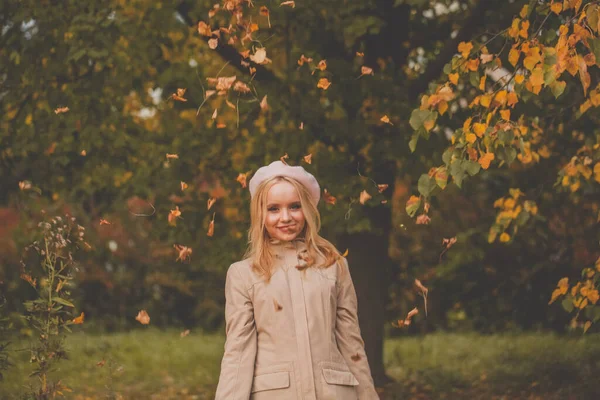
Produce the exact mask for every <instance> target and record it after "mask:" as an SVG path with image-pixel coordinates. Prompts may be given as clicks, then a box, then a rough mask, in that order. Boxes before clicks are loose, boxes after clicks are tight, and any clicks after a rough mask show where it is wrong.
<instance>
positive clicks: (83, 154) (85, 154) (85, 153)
mask: <svg viewBox="0 0 600 400" xmlns="http://www.w3.org/2000/svg"><path fill="white" fill-rule="evenodd" d="M79 154H81V155H82V156H83V157H85V156H87V152H86V151H85V150H81V153H79Z"/></svg>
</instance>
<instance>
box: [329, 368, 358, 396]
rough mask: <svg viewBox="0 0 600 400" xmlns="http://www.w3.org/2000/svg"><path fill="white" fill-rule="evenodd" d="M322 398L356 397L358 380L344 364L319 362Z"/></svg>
mask: <svg viewBox="0 0 600 400" xmlns="http://www.w3.org/2000/svg"><path fill="white" fill-rule="evenodd" d="M320 368H321V371H322V372H321V373H322V389H323V399H325V400H336V399H344V400H355V399H358V395H357V390H356V386H358V380H357V379H356V377H355V376H354V375H353V374H352V372H350V370H349V369H348V367H347V366H346V365H344V364H338V363H332V362H325V361H324V362H321V363H320Z"/></svg>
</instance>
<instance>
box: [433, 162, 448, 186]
mask: <svg viewBox="0 0 600 400" xmlns="http://www.w3.org/2000/svg"><path fill="white" fill-rule="evenodd" d="M435 183H436V184H437V185H438V186H439V187H440V188H441V189H444V188H445V187H446V185H447V184H448V170H447V169H446V167H440V168H438V170H437V171H436V173H435Z"/></svg>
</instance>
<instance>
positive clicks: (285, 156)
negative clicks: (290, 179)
mask: <svg viewBox="0 0 600 400" xmlns="http://www.w3.org/2000/svg"><path fill="white" fill-rule="evenodd" d="M288 158H290V156H288V153H285V154H284V155H282V156H281V157H279V160H281V162H282V163H284V164H285V165H288V163H286V162H285V160H287V159H288Z"/></svg>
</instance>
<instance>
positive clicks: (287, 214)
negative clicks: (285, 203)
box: [281, 208, 291, 221]
mask: <svg viewBox="0 0 600 400" xmlns="http://www.w3.org/2000/svg"><path fill="white" fill-rule="evenodd" d="M281 219H282V220H284V221H289V220H290V219H291V218H290V212H289V211H288V210H287V209H286V208H284V209H283V211H282V212H281Z"/></svg>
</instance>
